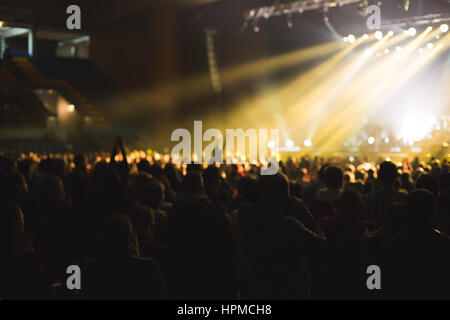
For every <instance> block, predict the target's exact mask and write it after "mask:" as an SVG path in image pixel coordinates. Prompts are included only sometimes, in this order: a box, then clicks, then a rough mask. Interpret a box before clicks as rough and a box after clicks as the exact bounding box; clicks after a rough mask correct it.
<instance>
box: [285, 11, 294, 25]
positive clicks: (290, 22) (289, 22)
mask: <svg viewBox="0 0 450 320" xmlns="http://www.w3.org/2000/svg"><path fill="white" fill-rule="evenodd" d="M286 20H287V21H286V24H287V26H288V28H292V27H293V26H294V24H293V23H292V17H291V15H290V14H288V15H287V16H286Z"/></svg>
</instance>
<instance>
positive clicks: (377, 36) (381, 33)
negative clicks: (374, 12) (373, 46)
mask: <svg viewBox="0 0 450 320" xmlns="http://www.w3.org/2000/svg"><path fill="white" fill-rule="evenodd" d="M382 38H383V32H381V31H377V32H375V39H377V40H381V39H382Z"/></svg>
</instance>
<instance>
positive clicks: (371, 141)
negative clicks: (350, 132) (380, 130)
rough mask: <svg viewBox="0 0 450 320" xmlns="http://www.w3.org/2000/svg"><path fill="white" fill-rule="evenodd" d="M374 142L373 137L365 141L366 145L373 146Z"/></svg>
mask: <svg viewBox="0 0 450 320" xmlns="http://www.w3.org/2000/svg"><path fill="white" fill-rule="evenodd" d="M374 142H375V138H374V137H369V139H367V143H368V144H374Z"/></svg>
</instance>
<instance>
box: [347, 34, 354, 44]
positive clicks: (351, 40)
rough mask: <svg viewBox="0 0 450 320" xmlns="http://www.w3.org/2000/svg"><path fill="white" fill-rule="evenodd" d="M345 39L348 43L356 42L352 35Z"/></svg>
mask: <svg viewBox="0 0 450 320" xmlns="http://www.w3.org/2000/svg"><path fill="white" fill-rule="evenodd" d="M347 39H348V42H350V43H355V40H356V38H355V36H354V35H352V34H349V35H348V36H347Z"/></svg>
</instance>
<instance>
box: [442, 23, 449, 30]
mask: <svg viewBox="0 0 450 320" xmlns="http://www.w3.org/2000/svg"><path fill="white" fill-rule="evenodd" d="M440 28H441V31H442V32H447V31H448V24H446V23H443V24H441V27H440Z"/></svg>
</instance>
